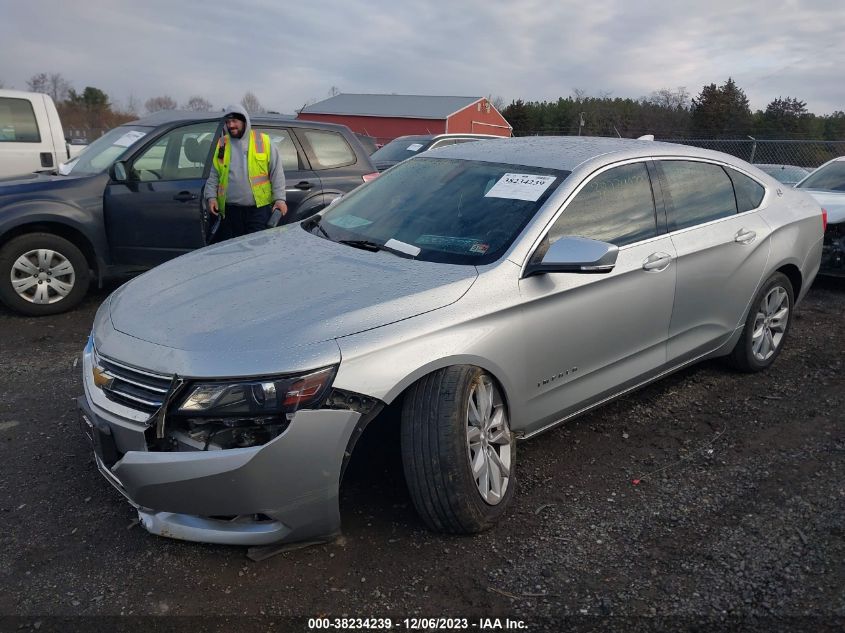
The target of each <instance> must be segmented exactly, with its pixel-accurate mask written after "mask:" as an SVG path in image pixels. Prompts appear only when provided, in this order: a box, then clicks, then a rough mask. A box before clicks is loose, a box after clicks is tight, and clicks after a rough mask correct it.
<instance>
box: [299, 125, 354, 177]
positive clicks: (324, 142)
mask: <svg viewBox="0 0 845 633" xmlns="http://www.w3.org/2000/svg"><path fill="white" fill-rule="evenodd" d="M300 134H303V135H304V136H305V140H306V141H307V142H308V144H309V145H310V146H311V150H312V151H313V152H314V165H312V166H313V167H314V168H316V169H331V168H333V167H344V166H346V165H354V164H355V163H356V162H357V160H358V159H357V157H356V156H355V152H354V151H353V149H352V148H351V147H350V146H349V143H347V142H346V139H345V138H343V135H342V134H340V133H338V132H331V131H329V130H300Z"/></svg>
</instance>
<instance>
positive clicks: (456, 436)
mask: <svg viewBox="0 0 845 633" xmlns="http://www.w3.org/2000/svg"><path fill="white" fill-rule="evenodd" d="M485 394H489V396H490V397H489V399H485V397H484V396H485ZM485 401H486V402H488V405H487V406H484V405H483V403H484V402H485ZM475 411H479V412H480V415H475V414H474V412H475ZM471 440H472V441H471ZM401 446H402V462H403V467H404V470H405V479H406V481H407V483H408V490H409V491H410V493H411V499H412V500H413V502H414V506H415V507H416V509H417V512H418V513H419V515H420V517H421V518H422V519H423V521H425V523H426V524H427V525H428V527H429V528H431V529H432V530H434V531H438V532H450V533H453V534H473V533H476V532H481V531H483V530H485V529H487V528H489V527H491V526H493V524H495V523H496V521H498V520H499V518H501V516H502V515H503V514H504V513H505V511H506V510H507V508H508V506H509V505H510V503H511V500H512V499H513V495H514V488H515V486H516V479H515V477H514V464H515V438H514V435H513V433H511V431H510V426H509V423H508V416H507V407H506V406H505V403H504V401H503V398H502V395H501V390H500V388H499V386H498V385H497V384H496V381H495V380H494V379H493V378H492V377H491V376H490V375H489V374H487V373H485V372H484V371H483V370H481V369H480V368H478V367H472V366H468V365H459V366H453V367H447V368H445V369H441V370H438V371H436V372H434V373H432V374H429V375H428V376H425V377H424V378H421V379H420V380H419V381H418V382H417V383H415V384H414V385H413V386H412V387H411V388H410V389H409V390H408V392H407V393H406V394H405V399H404V403H403V407H402V432H401ZM491 455H492V457H491ZM471 460H474V462H473V463H474V464H475V466H476V473H478V474H479V477H476V475H474V474H473V468H472V465H471ZM485 475H486V478H485Z"/></svg>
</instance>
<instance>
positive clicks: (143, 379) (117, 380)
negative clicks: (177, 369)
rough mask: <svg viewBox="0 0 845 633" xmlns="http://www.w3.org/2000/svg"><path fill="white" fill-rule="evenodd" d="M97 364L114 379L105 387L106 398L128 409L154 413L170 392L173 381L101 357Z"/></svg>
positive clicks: (166, 377) (98, 358) (161, 375)
mask: <svg viewBox="0 0 845 633" xmlns="http://www.w3.org/2000/svg"><path fill="white" fill-rule="evenodd" d="M97 365H98V366H99V367H100V369H101V370H102V371H103V373H104V374H106V375H107V376H108V377H109V378H111V380H110V381H109V382H108V383H107V384H106V385H104V386H103V387H102V389H103V393H104V394H105V395H106V398H108V399H109V400H111V401H112V402H116V403H118V404H122V405H123V406H125V407H129V408H131V409H135V410H138V411H144V412H146V413H155V412H156V411H157V410H158V408H159V407H160V406H161V404H162V403H163V402H164V399H165V396H166V395H167V392H168V390H169V389H170V381H171V378H170V377H169V376H165V375H163V374H156V373H153V372H149V371H143V370H140V369H135V368H134V367H127V366H126V365H123V364H121V363H118V362H115V361H113V360H110V359H108V358H103V357H102V356H98V357H97Z"/></svg>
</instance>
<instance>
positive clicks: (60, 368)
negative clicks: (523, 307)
mask: <svg viewBox="0 0 845 633" xmlns="http://www.w3.org/2000/svg"><path fill="white" fill-rule="evenodd" d="M106 294H107V292H106V291H100V292H98V293H95V294H92V295H91V296H90V297H89V298H88V299H87V300H86V302H85V303H84V304H83V306H82V307H81V309H78V310H77V311H75V312H73V313H71V314H65V315H58V316H55V317H49V318H42V319H28V318H22V317H19V316H16V315H13V314H11V313H10V312H9V311H7V310H5V309H3V308H2V307H0V332H2V338H0V463H2V465H3V466H2V468H3V470H2V473H3V476H2V478H0V522H2V530H0V534H2V535H1V536H0V546H2V547H0V616H5V617H0V630H4V631H5V630H19V629H22V630H62V631H66V630H118V629H119V628H127V629H131V630H149V629H150V626H151V622H154V628H156V629H157V630H159V629H165V630H170V629H172V630H180V631H185V630H195V629H203V630H226V631H231V630H307V621H306V620H304V619H299V620H290V619H277V618H286V617H290V616H295V617H298V618H310V617H330V618H334V617H343V616H346V617H353V618H355V617H357V618H365V617H374V618H387V617H390V618H392V619H393V621H394V623H397V622H398V623H399V624H401V625H402V626H394V630H399V629H400V628H404V629H407V628H411V627H409V626H408V625H409V624H413V623H411V622H409V623H403V622H402V620H404V619H405V618H414V617H420V616H439V617H456V618H467V628H468V629H470V630H498V629H496V628H495V624H496V620H495V618H500V619H501V620H500V622H499V623H500V624H501V627H502V628H503V629H504V627H505V626H506V623H505V620H504V619H505V618H510V619H511V620H514V621H522V622H523V623H524V627H525V628H523V629H522V630H528V631H535V630H549V631H557V630H567V631H568V630H578V631H580V630H584V631H606V630H619V631H639V630H643V631H646V630H647V631H653V630H660V631H680V630H696V631H712V630H750V631H781V630H782V631H805V630H806V631H828V630H830V631H842V630H845V538H843V537H844V536H845V425H843V418H845V414H843V411H845V406H844V405H845V395H843V394H845V378H843V369H845V367H843V353H842V352H843V350H845V326H843V314H844V313H845V280H829V279H821V280H818V281H817V282H816V283H815V285H814V287H813V288H812V289H811V291H810V293H809V295H808V297H807V299H806V300H805V302H804V303H803V304H802V305H801V306H799V308H798V311H797V312H796V314H795V321H794V323H793V326H792V330H791V332H790V339H789V340H788V341H787V344H786V348H785V349H784V351H783V354H782V355H781V357H780V358H779V359H778V361H777V362H776V363H775V365H774V366H773V367H772V368H771V369H770V370H769V371H767V372H765V373H763V374H757V375H742V374H737V373H733V372H731V371H730V370H727V369H725V368H724V366H723V365H722V364H721V363H719V362H707V363H703V364H701V365H698V366H696V367H693V368H690V369H688V370H685V371H683V372H680V373H678V374H675V375H673V376H671V377H669V378H667V379H665V380H663V381H661V382H659V383H656V384H654V385H651V386H649V387H647V388H645V389H643V390H640V391H638V392H636V393H634V394H631V395H629V396H627V397H625V398H622V399H620V400H618V401H616V402H614V403H612V404H610V405H607V406H605V407H603V408H601V409H598V410H596V411H594V412H593V413H591V414H589V415H586V416H583V417H581V418H579V419H577V420H574V421H572V422H570V423H568V424H566V425H564V426H562V427H559V428H557V429H556V430H554V431H552V432H549V433H547V434H545V435H542V436H540V437H538V438H536V439H533V440H530V441H528V442H524V443H521V444H519V446H518V462H517V463H518V479H519V490H518V494H517V498H516V502H515V504H514V508H513V510H512V512H511V513H510V514H509V516H508V517H506V520H505V521H503V522H502V523H501V524H500V525H498V526H497V527H496V528H494V529H492V530H490V531H489V532H486V533H484V534H481V535H477V536H473V537H454V536H443V535H437V534H432V533H430V532H428V531H426V530H425V529H424V528H423V526H422V524H421V523H420V521H419V520H418V519H417V517H416V515H415V514H414V511H413V507H412V506H411V502H410V499H409V496H408V493H407V491H406V490H405V487H404V481H403V479H402V473H401V466H400V465H399V463H398V461H397V459H396V454H395V450H394V444H393V441H394V440H395V436H394V434H393V433H391V432H389V430H386V429H381V431H380V435H377V433H379V430H378V429H374V430H373V431H372V432H370V433H368V435H369V437H368V438H367V439H366V441H363V444H362V445H361V448H360V454H358V453H356V456H355V457H354V458H353V463H352V465H351V467H350V470H349V473H348V477H347V479H346V481H345V482H344V487H343V490H342V506H341V509H342V515H343V523H344V534H343V536H342V537H341V538H340V539H338V540H337V541H335V542H332V543H330V544H326V545H318V546H313V547H310V548H307V549H301V550H297V551H290V552H287V553H284V554H281V555H278V556H275V557H273V558H270V559H268V560H265V561H263V562H260V563H254V562H250V561H248V560H247V559H246V557H245V555H244V551H243V550H242V549H239V548H235V547H221V546H211V545H201V544H192V543H182V542H178V541H173V540H168V539H164V538H159V537H154V536H151V535H149V534H147V533H146V532H145V531H144V530H143V529H141V528H140V527H138V526H137V522H136V521H135V514H134V512H133V511H132V509H131V507H130V506H129V505H128V504H127V503H126V502H125V501H124V500H123V498H122V497H121V496H120V494H119V493H118V492H117V491H115V490H114V489H113V488H112V487H111V486H110V485H109V484H108V483H107V482H106V481H105V480H104V479H103V478H102V477H101V476H100V475H99V474H98V473H97V471H96V468H95V466H94V463H93V460H92V458H91V456H90V454H89V452H90V451H89V447H87V446H86V444H85V442H84V441H83V438H82V436H81V433H80V432H79V429H78V427H77V423H76V414H75V409H74V403H73V398H74V397H76V396H77V395H79V394H81V393H82V386H81V379H80V367H79V364H78V360H79V356H80V352H81V349H82V347H83V345H84V342H85V338H86V336H87V333H88V330H89V329H90V325H91V321H92V319H93V315H94V312H95V310H96V307H97V306H98V305H99V303H100V302H101V301H102V300H103V299H104V298H105V296H106ZM105 616H136V617H135V618H133V617H122V618H120V619H116V618H112V619H108V618H106V617H105ZM138 616H196V617H197V618H199V617H202V618H203V619H192V618H185V617H181V618H178V617H167V618H158V619H156V620H154V621H151V620H150V619H149V618H148V617H138ZM486 618H489V619H490V621H489V622H488V621H487V620H485V619H486ZM459 623H460V622H459ZM487 625H489V626H487ZM350 630H352V628H350ZM418 630H425V627H422V626H421V627H419V628H418ZM436 630H446V628H445V627H441V628H440V629H436Z"/></svg>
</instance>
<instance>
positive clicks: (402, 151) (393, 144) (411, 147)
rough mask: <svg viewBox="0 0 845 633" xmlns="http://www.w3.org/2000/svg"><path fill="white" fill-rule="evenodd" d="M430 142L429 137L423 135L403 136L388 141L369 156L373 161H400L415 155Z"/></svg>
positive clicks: (423, 149)
mask: <svg viewBox="0 0 845 633" xmlns="http://www.w3.org/2000/svg"><path fill="white" fill-rule="evenodd" d="M430 144H431V139H430V138H424V137H419V138H415V137H413V136H412V137H410V138H408V137H403V138H397V139H394V140H392V141H390V142H389V143H388V144H387V145H385V146H384V147H382V148H381V149H380V150H379V151H377V152H374V153H373V155H372V156H370V158H371V159H372V160H373V161H374V162H378V161H394V160H395V161H400V160H405V159H406V158H410V157H411V156H416V155H417V154H419V153H420V152H424V151H425V150H426V149H427V148H428V146H429V145H430Z"/></svg>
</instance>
